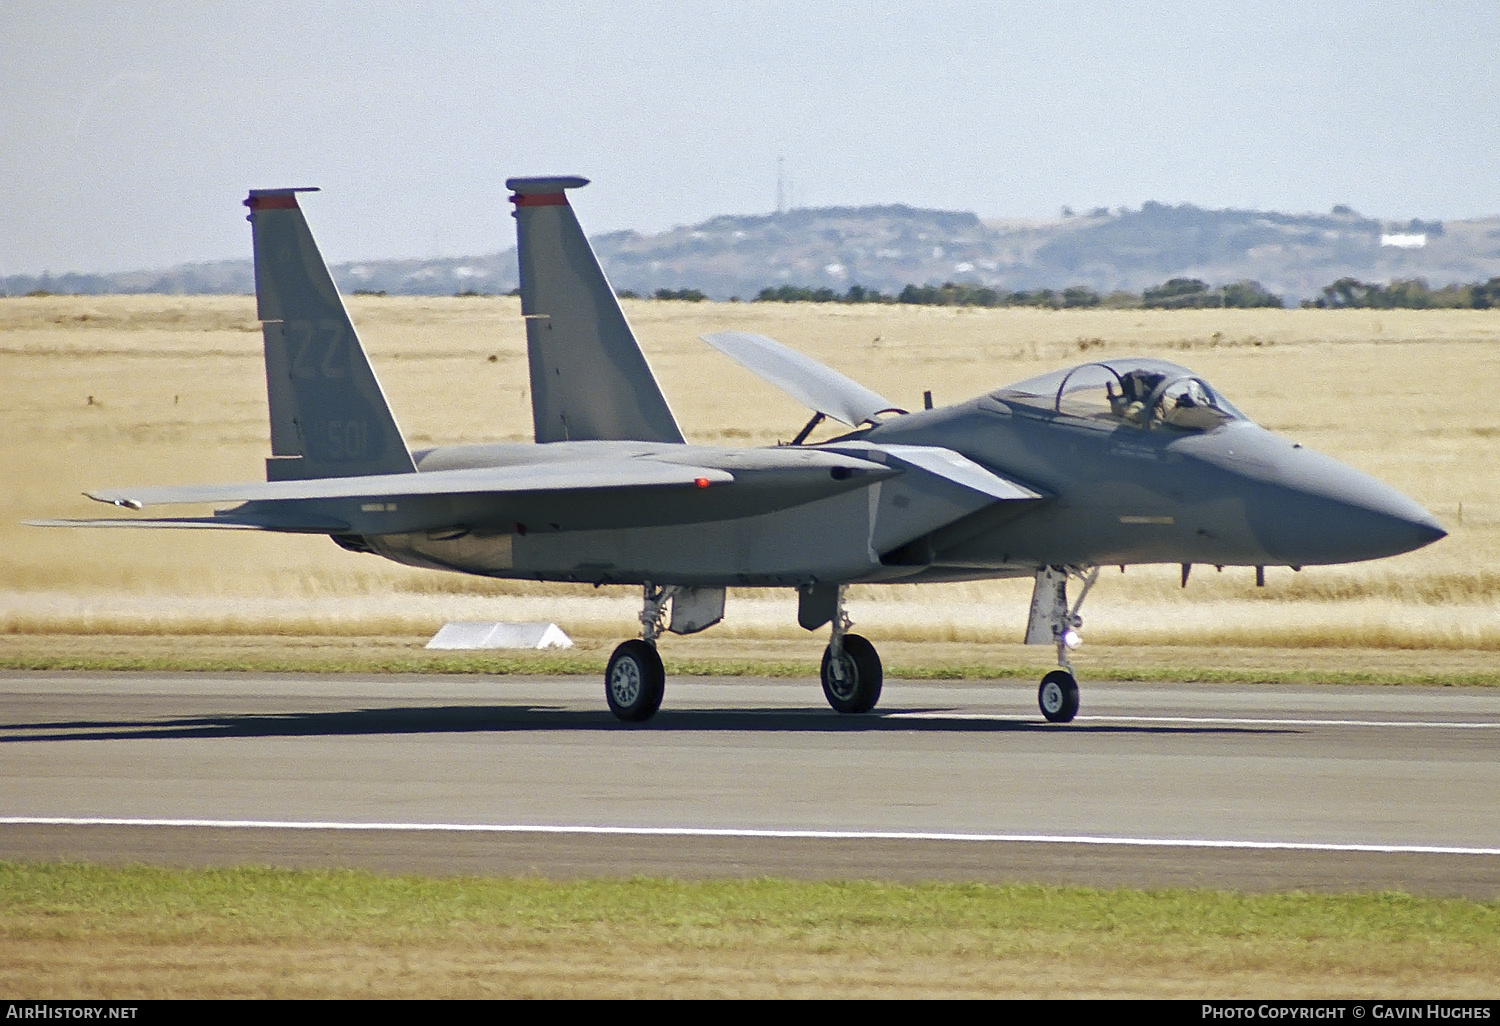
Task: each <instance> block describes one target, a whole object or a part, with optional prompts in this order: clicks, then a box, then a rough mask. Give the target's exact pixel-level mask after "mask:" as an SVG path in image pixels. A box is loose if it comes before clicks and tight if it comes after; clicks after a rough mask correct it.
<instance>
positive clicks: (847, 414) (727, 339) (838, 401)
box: [702, 331, 899, 427]
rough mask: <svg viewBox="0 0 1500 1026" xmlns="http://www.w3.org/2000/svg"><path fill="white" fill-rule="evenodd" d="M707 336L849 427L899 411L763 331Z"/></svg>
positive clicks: (753, 369) (809, 405)
mask: <svg viewBox="0 0 1500 1026" xmlns="http://www.w3.org/2000/svg"><path fill="white" fill-rule="evenodd" d="M702 338H703V341H705V342H707V343H708V344H709V345H711V346H713V347H714V348H715V349H717V350H718V351H719V352H721V353H723V354H724V355H725V356H727V357H729V358H730V359H731V360H734V361H735V362H736V363H738V364H739V365H740V366H742V367H744V368H745V369H746V370H748V371H750V372H751V373H752V374H755V375H757V376H759V377H761V378H763V379H765V380H766V381H769V382H770V383H771V384H773V385H775V386H776V387H777V388H779V389H781V390H782V391H783V392H785V393H786V394H787V395H789V396H791V397H792V398H793V399H795V400H797V401H798V402H799V403H801V404H802V405H804V406H806V407H807V408H808V409H810V410H813V411H815V412H817V413H821V414H823V415H824V416H826V417H832V418H833V419H834V420H836V421H839V422H840V423H843V424H848V425H849V426H850V427H858V426H859V425H861V424H863V423H864V422H865V421H867V420H874V419H875V415H876V414H877V413H885V412H887V411H891V410H898V409H899V407H898V406H896V404H895V403H893V402H891V401H890V400H889V399H887V398H885V397H884V396H881V395H878V394H876V393H874V392H872V391H870V390H869V389H868V388H866V387H865V386H863V385H861V384H859V383H858V382H855V381H852V380H850V379H849V378H846V377H844V375H842V374H840V373H839V372H838V371H836V370H834V369H832V368H831V367H825V366H824V365H823V364H821V363H819V362H818V361H817V360H814V359H813V358H812V357H810V356H805V355H803V354H802V353H799V352H797V351H796V350H795V349H788V348H787V347H786V346H784V345H782V344H781V343H780V342H777V341H776V340H775V339H772V338H767V337H766V336H764V335H753V334H751V333H750V332H747V331H719V332H715V333H714V334H712V335H703V336H702Z"/></svg>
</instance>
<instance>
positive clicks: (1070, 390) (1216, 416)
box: [994, 359, 1247, 431]
mask: <svg viewBox="0 0 1500 1026" xmlns="http://www.w3.org/2000/svg"><path fill="white" fill-rule="evenodd" d="M994 397H995V398H996V399H1002V400H1006V401H1008V402H1015V403H1021V404H1023V405H1026V406H1032V407H1041V408H1043V409H1050V410H1052V411H1054V412H1056V413H1060V414H1063V415H1065V416H1070V417H1080V418H1083V419H1087V420H1096V421H1104V422H1110V423H1118V424H1128V425H1132V426H1134V427H1138V428H1141V429H1144V430H1154V429H1158V428H1175V429H1177V430H1179V431H1212V430H1213V429H1214V428H1216V427H1219V426H1220V425H1222V424H1224V423H1226V422H1228V421H1231V420H1245V419H1247V418H1246V417H1245V415H1244V414H1243V413H1241V412H1240V411H1239V410H1237V409H1235V408H1234V406H1233V405H1231V404H1230V402H1229V400H1227V399H1225V398H1224V397H1223V396H1222V395H1220V394H1219V393H1218V392H1217V391H1216V390H1215V389H1214V388H1213V386H1211V385H1210V384H1209V383H1208V382H1206V381H1204V380H1203V379H1202V378H1200V377H1198V376H1197V375H1195V374H1194V373H1193V372H1192V371H1190V370H1188V369H1187V368H1186V367H1179V366H1178V365H1177V364H1175V363H1168V362H1167V361H1165V360H1147V359H1125V360H1101V361H1099V362H1098V363H1085V364H1080V365H1079V366H1077V367H1070V368H1068V369H1066V370H1060V371H1053V372H1052V373H1050V374H1043V375H1041V376H1040V377H1035V378H1028V379H1026V380H1025V381H1019V382H1017V383H1016V384H1014V385H1007V386H1006V387H1005V388H1002V389H1000V390H999V391H998V392H995V393H994Z"/></svg>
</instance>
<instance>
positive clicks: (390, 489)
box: [86, 459, 734, 509]
mask: <svg viewBox="0 0 1500 1026" xmlns="http://www.w3.org/2000/svg"><path fill="white" fill-rule="evenodd" d="M733 480H734V475H733V474H730V473H729V472H727V471H723V470H715V469H713V468H711V467H695V466H686V465H680V464H669V463H658V462H655V461H653V460H643V459H634V460H619V459H598V460H588V459H582V460H570V461H567V462H565V463H533V464H522V465H520V466H509V467H479V468H475V469H472V470H435V471H430V472H427V473H419V474H376V475H371V476H366V477H330V478H314V479H312V480H307V481H245V482H240V483H232V484H214V485H166V486H157V487H146V488H120V489H107V490H102V491H98V492H88V493H86V494H87V495H88V497H89V498H91V499H96V500H98V501H99V502H108V503H112V504H114V505H116V506H125V507H128V508H130V509H139V508H140V507H141V506H154V505H158V504H162V503H204V502H264V501H276V500H286V499H361V498H375V497H381V498H390V497H399V496H403V495H477V494H486V493H500V492H541V491H566V490H572V489H579V490H587V489H595V488H632V487H644V486H652V485H697V484H699V482H707V483H709V484H728V483H730V482H732V481H733Z"/></svg>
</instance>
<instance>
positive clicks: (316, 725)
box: [0, 705, 1299, 744]
mask: <svg viewBox="0 0 1500 1026" xmlns="http://www.w3.org/2000/svg"><path fill="white" fill-rule="evenodd" d="M944 712H945V710H943V709H926V708H910V709H905V708H901V709H883V710H881V713H884V714H886V715H881V713H876V714H873V715H868V716H841V715H839V714H837V713H835V712H833V711H831V710H820V709H796V710H791V709H684V710H670V709H664V710H662V711H661V712H660V713H658V714H657V716H656V717H655V718H654V719H652V720H651V721H650V722H649V723H644V724H628V723H621V722H620V721H618V720H616V719H615V718H614V716H612V715H611V714H610V713H609V712H608V711H605V710H597V711H595V710H570V709H557V708H548V707H546V706H494V705H475V706H451V705H448V706H430V707H422V706H404V707H392V708H385V709H350V710H342V711H336V712H295V713H226V714H222V715H207V716H188V717H176V718H165V719H133V720H67V721H54V722H41V723H5V724H0V744H15V743H23V742H37V741H129V740H148V739H159V740H173V739H184V738H253V737H318V736H360V735H379V734H465V733H485V732H497V731H505V732H538V731H549V730H565V731H601V732H603V731H607V732H611V733H614V732H620V731H630V732H650V731H655V732H658V733H661V732H668V733H670V732H688V731H732V732H774V733H815V734H829V733H907V734H912V733H916V734H953V733H959V734H996V733H1014V732H1023V733H1024V732H1032V731H1052V732H1056V731H1066V732H1070V733H1085V734H1120V735H1126V736H1130V735H1143V736H1145V735H1169V736H1172V735H1180V736H1195V735H1203V734H1250V735H1253V734H1295V733H1298V732H1299V731H1297V730H1296V729H1295V728H1290V727H1273V728H1267V727H1248V726H1234V725H1219V726H1191V725H1186V724H1151V725H1138V726H1131V725H1126V724H1117V723H1111V724H1092V723H1071V724H1053V723H1044V722H1041V721H1040V720H1027V719H1021V718H1016V719H983V720H979V719H970V718H967V717H965V716H960V715H955V716H952V717H944V716H943V713H944ZM891 713H921V714H922V715H921V718H920V719H918V718H907V717H904V716H903V717H896V716H891V715H889V714H891Z"/></svg>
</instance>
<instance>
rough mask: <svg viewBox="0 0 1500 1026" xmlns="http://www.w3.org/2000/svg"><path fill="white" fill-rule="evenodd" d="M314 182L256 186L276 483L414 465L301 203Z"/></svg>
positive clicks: (253, 214) (252, 201)
mask: <svg viewBox="0 0 1500 1026" xmlns="http://www.w3.org/2000/svg"><path fill="white" fill-rule="evenodd" d="M310 191H313V190H309V189H252V190H251V191H250V198H249V199H247V200H245V206H247V207H249V208H250V217H249V221H250V224H251V226H252V227H253V231H254V235H255V296H256V306H257V310H258V312H259V316H260V319H261V321H262V322H263V330H264V332H265V343H266V394H267V398H268V399H269V400H270V407H271V459H269V460H267V461H266V478H267V480H271V481H293V480H305V479H308V478H319V477H357V476H361V475H365V474H401V473H414V472H415V471H416V466H415V465H414V464H413V462H412V458H411V452H410V451H409V450H408V449H407V448H406V443H405V441H403V440H402V438H401V431H400V429H399V428H397V426H396V418H395V417H393V416H392V415H391V409H390V406H389V405H388V404H387V403H386V400H385V394H384V393H383V392H382V391H381V389H380V382H379V381H378V380H377V379H376V377H375V372H374V371H373V370H372V369H371V368H370V361H369V360H368V359H367V358H366V356H365V351H364V347H363V346H361V345H360V343H359V336H357V335H356V334H355V333H354V325H353V323H352V322H351V321H350V320H349V313H348V311H347V310H345V309H344V302H343V300H342V299H341V298H340V296H339V293H338V289H337V288H336V287H335V286H334V284H333V277H332V276H331V275H330V274H329V273H328V265H327V264H325V263H324V262H323V257H322V256H321V255H320V254H319V253H318V245H317V243H316V242H314V241H313V237H312V233H311V232H310V231H308V228H307V220H306V219H305V218H304V217H303V216H302V210H301V208H299V207H298V206H297V193H299V192H310Z"/></svg>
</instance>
